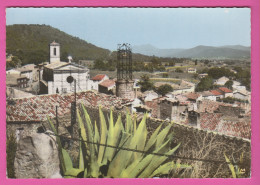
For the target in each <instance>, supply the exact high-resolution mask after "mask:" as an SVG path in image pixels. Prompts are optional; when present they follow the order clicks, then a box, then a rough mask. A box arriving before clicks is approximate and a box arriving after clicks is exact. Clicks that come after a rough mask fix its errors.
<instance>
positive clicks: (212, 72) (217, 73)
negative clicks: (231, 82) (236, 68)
mask: <svg viewBox="0 0 260 185" xmlns="http://www.w3.org/2000/svg"><path fill="white" fill-rule="evenodd" d="M207 73H208V75H209V76H211V77H212V78H213V79H218V78H220V77H222V76H225V77H228V78H232V77H234V76H235V73H233V72H231V71H230V70H229V69H227V68H224V67H221V68H218V67H213V68H210V69H209V70H208V72H207Z"/></svg>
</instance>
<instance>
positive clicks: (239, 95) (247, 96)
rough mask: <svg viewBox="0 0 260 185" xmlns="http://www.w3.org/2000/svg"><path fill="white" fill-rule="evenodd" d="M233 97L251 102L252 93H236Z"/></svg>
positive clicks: (243, 91) (244, 91) (241, 91)
mask: <svg viewBox="0 0 260 185" xmlns="http://www.w3.org/2000/svg"><path fill="white" fill-rule="evenodd" d="M233 97H234V98H237V99H240V100H245V101H248V102H251V93H250V92H249V91H246V90H240V91H234V93H233Z"/></svg>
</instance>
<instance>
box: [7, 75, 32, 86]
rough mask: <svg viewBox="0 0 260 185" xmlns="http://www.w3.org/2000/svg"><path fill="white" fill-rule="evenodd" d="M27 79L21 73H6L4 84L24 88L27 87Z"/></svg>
mask: <svg viewBox="0 0 260 185" xmlns="http://www.w3.org/2000/svg"><path fill="white" fill-rule="evenodd" d="M28 81H29V79H28V78H27V77H26V76H25V75H22V74H9V73H7V74H6V86H9V87H16V88H20V89H24V88H27V87H28Z"/></svg>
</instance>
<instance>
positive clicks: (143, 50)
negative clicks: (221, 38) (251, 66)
mask: <svg viewBox="0 0 260 185" xmlns="http://www.w3.org/2000/svg"><path fill="white" fill-rule="evenodd" d="M133 52H135V53H140V54H144V55H149V56H152V55H155V56H158V57H177V58H231V59H235V58H250V47H246V46H241V45H227V46H220V47H213V46H196V47H194V48H190V49H158V48H156V47H154V46H152V45H149V44H147V45H141V46H134V47H133Z"/></svg>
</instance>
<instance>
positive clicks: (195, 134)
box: [7, 107, 251, 178]
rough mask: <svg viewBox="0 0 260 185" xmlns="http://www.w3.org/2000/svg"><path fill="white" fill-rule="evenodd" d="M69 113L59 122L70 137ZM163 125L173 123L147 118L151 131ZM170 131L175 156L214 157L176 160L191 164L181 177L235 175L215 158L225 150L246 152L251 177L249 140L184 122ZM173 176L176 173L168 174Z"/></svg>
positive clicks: (73, 151) (31, 128) (32, 128)
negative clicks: (175, 147)
mask: <svg viewBox="0 0 260 185" xmlns="http://www.w3.org/2000/svg"><path fill="white" fill-rule="evenodd" d="M87 111H88V113H89V115H90V117H91V120H93V121H92V123H94V120H96V121H97V123H99V111H98V108H93V107H87ZM103 112H104V115H105V117H106V118H108V116H109V110H107V109H104V110H103ZM124 113H125V110H124V111H116V110H115V111H114V120H117V115H118V114H122V120H123V122H124V120H125V116H124ZM70 119H71V117H70V115H66V116H63V117H59V118H58V122H59V134H62V135H64V136H68V137H71V135H70V131H71V128H70ZM52 120H53V123H54V124H56V120H55V119H52ZM160 124H162V125H163V127H165V126H166V125H168V124H170V122H167V121H163V120H158V119H153V118H150V119H147V128H148V131H149V132H152V131H154V130H155V129H156V128H157V127H158V126H159V125H160ZM41 125H44V126H45V127H46V128H47V129H50V128H49V124H48V122H47V121H44V122H40V123H14V122H13V123H12V122H8V123H7V135H9V134H10V133H12V132H15V131H16V129H17V128H23V130H24V131H23V135H30V134H32V133H34V132H36V130H37V127H39V126H41ZM77 125H78V124H75V125H74V127H73V131H74V132H73V137H76V138H78V127H77ZM171 132H173V133H174V140H173V142H172V145H176V144H178V143H181V145H180V148H179V149H178V151H177V153H176V155H178V156H182V157H186V158H198V159H205V160H211V162H203V161H196V160H189V159H185V160H184V159H176V160H178V161H180V162H181V163H187V164H190V165H192V167H193V170H192V172H188V171H187V172H184V173H182V176H181V177H193V178H208V177H210V178H216V177H221V178H226V177H229V178H230V177H232V176H231V172H230V170H229V168H228V165H227V164H226V163H218V162H214V161H224V160H225V158H224V152H225V153H226V154H227V156H229V158H231V156H232V155H233V157H234V158H235V159H236V160H237V161H238V160H239V157H240V155H241V154H242V153H243V155H244V163H243V165H242V167H241V168H243V169H244V170H245V173H244V174H243V175H242V176H243V177H250V168H251V165H250V163H251V143H250V141H249V140H245V139H240V138H237V137H228V136H225V135H220V134H217V133H213V132H208V131H204V130H199V129H197V128H193V127H189V126H186V125H181V124H173V127H172V129H171ZM64 145H65V148H67V147H68V145H69V143H66V142H65V144H64ZM69 153H70V155H71V156H72V158H73V160H74V162H75V163H76V161H77V157H78V142H77V141H74V142H73V143H72V147H71V148H70V151H69ZM169 177H173V176H171V175H170V176H169Z"/></svg>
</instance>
